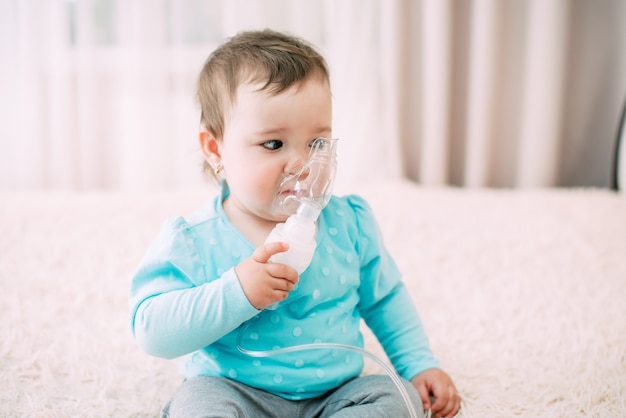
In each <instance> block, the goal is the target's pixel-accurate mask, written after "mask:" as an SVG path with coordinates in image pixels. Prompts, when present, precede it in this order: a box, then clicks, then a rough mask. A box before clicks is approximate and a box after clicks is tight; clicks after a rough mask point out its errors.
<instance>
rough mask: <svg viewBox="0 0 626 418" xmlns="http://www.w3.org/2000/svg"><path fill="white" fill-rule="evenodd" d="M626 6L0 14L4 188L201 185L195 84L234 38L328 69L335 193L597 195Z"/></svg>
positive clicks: (138, 5) (610, 134) (254, 4)
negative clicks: (244, 33)
mask: <svg viewBox="0 0 626 418" xmlns="http://www.w3.org/2000/svg"><path fill="white" fill-rule="evenodd" d="M624 22H626V2H624V1H623V0H597V1H593V2H590V1H585V0H571V1H568V0H528V1H516V0H504V1H503V0H474V1H453V0H421V1H413V0H390V1H387V0H342V1H332V0H326V1H322V0H318V1H307V0H222V1H220V0H161V1H148V0H125V1H122V0H7V1H3V2H0V188H2V189H13V190H23V189H77V190H85V189H94V188H95V189H124V190H143V189H164V188H165V189H167V188H192V187H198V186H201V185H202V184H203V181H204V180H203V177H202V174H201V158H200V154H199V152H198V147H197V129H198V119H199V116H198V113H199V112H198V109H197V107H196V103H195V98H194V84H195V79H196V76H197V73H198V71H199V70H200V67H201V65H202V63H203V61H204V59H205V58H206V57H207V56H208V54H209V53H210V52H211V50H212V49H213V48H214V47H215V46H216V45H218V44H219V43H220V42H222V41H223V40H224V38H226V37H228V36H231V35H233V34H235V33H236V32H238V31H240V30H244V29H255V28H256V29H260V28H265V27H271V28H274V29H278V30H286V31H290V32H292V33H295V34H298V35H301V36H303V37H305V38H306V39H308V40H310V41H311V42H313V43H314V44H316V45H318V46H319V48H320V49H321V50H322V52H323V53H324V55H325V56H326V58H327V59H328V61H329V64H330V67H331V77H332V83H333V97H334V103H333V105H334V134H335V136H337V137H339V138H341V141H340V146H339V158H340V169H339V173H338V179H337V184H338V187H339V188H340V189H342V188H349V187H350V186H352V185H355V184H363V183H369V182H372V181H377V180H380V179H389V178H407V179H410V180H414V181H416V182H419V183H421V184H424V185H428V186H430V185H432V186H438V185H458V186H466V187H550V186H601V187H603V186H608V185H609V181H610V169H611V167H610V164H611V161H612V152H613V147H614V140H615V136H616V133H617V123H618V119H619V116H620V111H621V106H622V104H623V100H624V99H625V97H626V25H624Z"/></svg>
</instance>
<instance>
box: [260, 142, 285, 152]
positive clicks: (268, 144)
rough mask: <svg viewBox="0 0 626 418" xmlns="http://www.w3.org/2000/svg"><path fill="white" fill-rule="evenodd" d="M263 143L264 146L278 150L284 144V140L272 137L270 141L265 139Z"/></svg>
mask: <svg viewBox="0 0 626 418" xmlns="http://www.w3.org/2000/svg"><path fill="white" fill-rule="evenodd" d="M261 145H262V146H263V148H266V149H269V150H277V149H278V148H280V147H282V146H283V141H281V140H279V139H271V140H269V141H265V142H264V143H262V144H261Z"/></svg>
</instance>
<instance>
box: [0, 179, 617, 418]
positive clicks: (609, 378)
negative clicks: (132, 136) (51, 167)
mask: <svg viewBox="0 0 626 418" xmlns="http://www.w3.org/2000/svg"><path fill="white" fill-rule="evenodd" d="M356 192H358V193H359V194H361V195H363V196H364V197H366V198H367V199H368V200H369V202H370V203H371V205H372V206H373V208H374V210H375V212H376V213H377V216H378V218H379V221H380V225H381V228H382V231H383V234H384V236H385V240H386V243H387V245H388V247H389V249H390V251H391V252H392V254H393V255H394V256H395V258H396V261H397V262H398V264H399V266H400V268H401V269H402V271H403V272H404V274H405V281H406V283H407V285H408V287H409V289H410V290H411V292H412V295H413V297H414V300H415V302H416V304H417V306H418V309H419V311H420V313H421V316H422V320H423V322H424V325H425V327H426V329H427V332H428V334H429V336H430V340H431V345H432V348H433V350H434V351H435V353H436V355H437V356H438V357H439V358H440V359H441V361H442V364H443V366H444V368H445V369H446V370H447V371H448V372H449V373H450V375H451V376H452V377H453V379H454V380H455V381H456V383H457V386H458V388H459V390H460V392H461V394H462V396H463V399H464V402H463V407H462V408H463V409H462V413H461V414H460V415H461V416H463V417H510V416H545V417H582V416H593V417H603V418H605V417H623V416H626V302H625V300H624V299H625V297H626V197H625V196H620V195H615V194H613V193H611V192H609V191H602V190H524V191H511V190H508V191H504V190H500V191H495V190H471V191H467V190H459V189H425V188H420V187H418V186H415V185H412V184H410V183H404V182H401V183H391V184H380V185H375V186H371V187H368V188H362V189H359V190H356ZM213 193H214V191H213V190H209V191H200V192H198V191H195V192H175V193H159V194H154V193H153V194H147V193H145V194H134V195H131V194H111V193H93V192H90V193H85V194H59V193H48V194H46V193H26V194H11V193H6V192H4V193H2V194H0V232H1V233H0V315H1V319H0V416H2V417H22V416H23V417H70V416H71V417H74V416H80V417H155V416H158V414H159V410H160V407H161V405H162V404H163V403H164V402H165V401H166V399H167V397H168V396H169V394H170V393H171V392H172V391H173V390H174V388H175V387H176V386H177V385H178V384H179V382H180V378H179V376H178V373H177V367H178V365H177V362H176V361H166V360H161V359H155V358H151V357H149V356H147V355H146V354H144V353H142V352H141V351H140V349H139V348H138V347H137V345H136V344H135V342H134V340H133V338H132V336H131V334H130V327H129V314H128V307H127V302H126V300H127V299H126V298H127V293H128V286H129V279H130V276H131V273H132V271H133V269H134V267H135V265H136V263H137V262H138V260H139V258H140V257H141V255H142V254H143V252H144V250H145V248H146V246H147V244H148V242H149V241H150V240H151V239H152V238H153V237H154V235H155V234H156V232H157V230H158V228H159V226H160V224H161V222H162V221H163V220H164V219H165V218H166V217H168V216H172V215H178V214H187V213H189V212H191V211H192V210H193V209H194V208H195V207H197V206H199V205H200V204H202V203H203V202H204V201H206V199H208V198H210V197H211V196H212V194H213ZM366 335H367V347H368V348H369V349H370V350H372V351H374V352H375V353H377V354H379V355H382V351H381V349H380V347H379V346H378V345H377V344H376V342H375V341H374V339H373V337H372V336H371V335H370V334H366ZM376 369H377V366H375V365H374V364H372V363H368V365H367V367H366V372H368V373H370V372H373V371H375V370H376Z"/></svg>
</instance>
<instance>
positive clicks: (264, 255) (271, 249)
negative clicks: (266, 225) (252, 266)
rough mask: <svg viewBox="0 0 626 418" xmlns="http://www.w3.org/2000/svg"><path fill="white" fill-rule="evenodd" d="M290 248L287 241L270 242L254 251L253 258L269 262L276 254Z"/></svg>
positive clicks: (260, 261) (261, 261)
mask: <svg viewBox="0 0 626 418" xmlns="http://www.w3.org/2000/svg"><path fill="white" fill-rule="evenodd" d="M288 249H289V244H287V243H286V242H269V243H267V244H263V245H259V246H258V247H257V248H256V250H254V252H253V253H252V259H253V260H254V261H257V262H259V263H267V262H268V261H269V259H270V258H272V256H273V255H274V254H278V253H282V252H285V251H287V250H288Z"/></svg>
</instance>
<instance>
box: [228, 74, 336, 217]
mask: <svg viewBox="0 0 626 418" xmlns="http://www.w3.org/2000/svg"><path fill="white" fill-rule="evenodd" d="M260 86H261V85H260V84H252V85H251V84H244V85H241V86H240V87H239V89H238V90H237V95H236V100H235V103H234V106H233V107H232V109H230V111H229V112H228V113H227V114H226V117H225V130H224V137H223V141H222V143H221V145H220V153H221V157H222V164H223V166H224V175H225V178H226V180H227V181H228V185H229V186H230V197H229V198H228V200H229V202H227V203H228V211H227V213H228V212H230V213H229V216H232V215H233V213H232V211H236V212H237V213H235V214H234V215H235V216H237V217H238V218H239V217H241V216H245V217H252V218H254V219H251V220H254V221H259V220H261V221H273V222H275V221H282V220H283V219H275V218H274V216H275V215H272V205H273V203H274V194H275V186H276V183H277V181H279V178H281V175H282V174H283V173H289V172H295V171H297V170H298V169H299V168H300V167H301V166H302V165H303V164H304V163H305V162H306V161H307V160H308V157H309V151H310V145H311V143H312V142H313V140H315V139H316V138H318V137H326V138H331V137H332V133H331V118H332V117H331V113H332V109H331V94H330V87H329V86H328V83H327V82H325V81H322V80H320V79H318V78H311V79H309V80H308V81H306V82H305V83H303V84H300V85H295V86H292V87H290V88H289V89H287V90H286V91H284V92H282V93H280V94H277V95H276V94H274V95H273V94H271V93H269V92H267V91H258V89H259V87H260Z"/></svg>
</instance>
